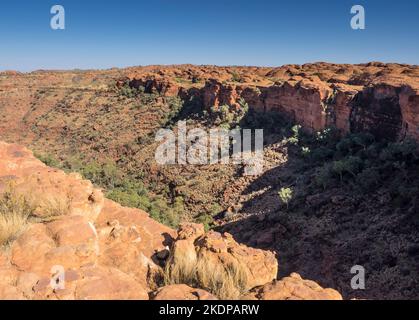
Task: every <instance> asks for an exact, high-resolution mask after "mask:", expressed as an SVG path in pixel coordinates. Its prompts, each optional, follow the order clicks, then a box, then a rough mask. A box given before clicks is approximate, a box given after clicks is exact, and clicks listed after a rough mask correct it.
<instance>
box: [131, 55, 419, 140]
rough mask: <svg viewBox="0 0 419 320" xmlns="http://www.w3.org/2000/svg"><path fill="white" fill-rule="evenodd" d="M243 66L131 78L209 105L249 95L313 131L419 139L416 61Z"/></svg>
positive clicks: (149, 88)
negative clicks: (258, 70) (255, 69)
mask: <svg viewBox="0 0 419 320" xmlns="http://www.w3.org/2000/svg"><path fill="white" fill-rule="evenodd" d="M351 68H359V70H357V69H355V70H353V69H351ZM405 68H407V69H405ZM242 69H244V70H245V71H242V75H241V78H240V79H239V80H236V81H231V79H229V78H228V77H227V76H225V75H224V74H223V73H222V72H221V71H220V73H219V74H218V77H210V76H208V77H207V78H205V74H204V75H202V74H200V77H201V78H204V80H205V82H204V84H202V85H201V86H199V87H198V86H195V85H193V84H191V85H189V86H185V85H184V83H179V82H176V81H175V80H174V78H173V75H168V74H165V73H164V72H161V74H159V75H155V74H147V75H146V76H144V77H143V78H142V77H139V78H136V77H135V75H134V76H133V78H129V77H128V78H127V79H128V80H129V85H130V86H132V87H137V88H138V87H139V86H143V87H144V88H145V91H146V92H148V93H151V92H158V93H160V94H163V95H166V96H173V95H179V96H181V97H182V98H184V99H185V98H190V97H191V96H199V97H200V98H201V100H202V102H203V107H205V108H210V107H215V108H216V107H219V106H222V105H228V106H230V107H232V108H236V109H237V108H240V103H239V102H243V101H245V102H246V103H247V104H248V105H249V107H250V108H252V109H254V110H256V111H258V112H269V111H278V112H281V113H283V114H286V115H287V116H288V117H289V118H290V119H291V120H293V121H295V122H296V123H298V124H300V125H301V126H302V127H303V129H305V130H307V131H309V132H316V131H320V130H322V129H324V128H326V127H330V126H333V127H336V128H337V129H339V130H340V131H341V132H342V133H343V134H345V133H349V132H359V131H367V132H370V133H372V134H373V135H375V136H376V137H377V138H378V139H380V138H387V139H390V140H399V139H403V138H405V137H406V136H411V137H413V138H415V139H419V121H418V120H419V118H418V117H419V115H418V114H419V103H418V100H419V75H418V74H419V72H418V68H417V67H416V66H405V65H393V64H388V65H386V64H380V63H370V64H367V65H356V66H350V65H331V64H321V63H320V64H308V65H303V66H284V67H281V68H277V69H271V70H270V71H269V72H267V73H266V74H264V75H262V76H261V75H260V74H254V75H252V74H249V72H248V71H249V70H246V68H242ZM222 70H223V69H222ZM263 71H264V72H265V70H263ZM234 74H235V73H234ZM211 75H212V74H211ZM178 76H179V74H178ZM188 76H189V77H193V76H192V75H190V74H188ZM273 76H275V77H276V78H272V77H273ZM235 77H237V75H236V74H235ZM252 77H253V78H252ZM267 77H269V78H267ZM196 78H197V77H193V79H196ZM176 79H178V78H177V77H176ZM268 79H269V80H268ZM273 80H276V81H273ZM184 81H186V80H184Z"/></svg>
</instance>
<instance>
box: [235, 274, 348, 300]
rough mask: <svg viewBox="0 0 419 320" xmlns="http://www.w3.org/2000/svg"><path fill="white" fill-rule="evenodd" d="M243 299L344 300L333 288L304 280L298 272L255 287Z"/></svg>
mask: <svg viewBox="0 0 419 320" xmlns="http://www.w3.org/2000/svg"><path fill="white" fill-rule="evenodd" d="M242 299H243V300H254V299H257V300H342V296H341V295H340V294H339V292H337V291H336V290H333V289H329V288H327V289H324V288H322V287H321V286H319V285H318V284H317V283H316V282H314V281H311V280H304V279H303V278H301V276H300V275H299V274H297V273H292V274H291V275H290V276H289V277H285V278H283V279H281V280H275V281H273V282H272V283H268V284H266V285H264V286H262V287H259V288H255V289H253V290H252V291H251V292H250V293H249V294H247V295H246V296H244V297H242Z"/></svg>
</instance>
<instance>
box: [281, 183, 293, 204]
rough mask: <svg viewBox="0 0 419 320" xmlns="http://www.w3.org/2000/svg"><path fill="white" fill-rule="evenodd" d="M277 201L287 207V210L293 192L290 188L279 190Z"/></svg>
mask: <svg viewBox="0 0 419 320" xmlns="http://www.w3.org/2000/svg"><path fill="white" fill-rule="evenodd" d="M278 196H279V199H280V200H281V202H282V203H283V204H285V205H286V206H287V209H288V208H289V203H290V201H291V200H292V196H293V191H292V189H291V188H281V189H280V190H279V191H278Z"/></svg>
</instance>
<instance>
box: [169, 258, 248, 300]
mask: <svg viewBox="0 0 419 320" xmlns="http://www.w3.org/2000/svg"><path fill="white" fill-rule="evenodd" d="M164 282H165V284H166V285H169V284H187V285H189V286H191V287H195V288H202V289H205V290H207V291H209V292H211V293H212V294H214V295H216V296H217V297H218V298H220V299H222V300H235V299H238V298H239V297H240V296H242V295H243V294H244V293H245V292H246V288H247V282H248V281H247V274H246V272H245V270H244V269H243V266H241V265H240V264H239V262H235V263H233V262H232V263H230V264H228V265H224V264H222V263H221V262H217V261H214V260H212V259H208V258H206V256H205V255H199V254H198V255H196V253H195V251H193V253H192V252H189V251H188V254H185V255H176V256H171V257H170V258H169V260H168V262H167V265H166V268H165V272H164Z"/></svg>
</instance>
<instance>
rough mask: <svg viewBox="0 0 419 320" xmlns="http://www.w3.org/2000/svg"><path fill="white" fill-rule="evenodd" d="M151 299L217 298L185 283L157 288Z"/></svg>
mask: <svg viewBox="0 0 419 320" xmlns="http://www.w3.org/2000/svg"><path fill="white" fill-rule="evenodd" d="M153 300H217V297H215V296H214V295H212V294H211V293H209V292H207V291H205V290H202V289H195V288H191V287H189V286H187V285H186V284H173V285H169V286H165V287H162V288H160V289H159V290H157V292H156V293H155V295H154V298H153Z"/></svg>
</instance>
